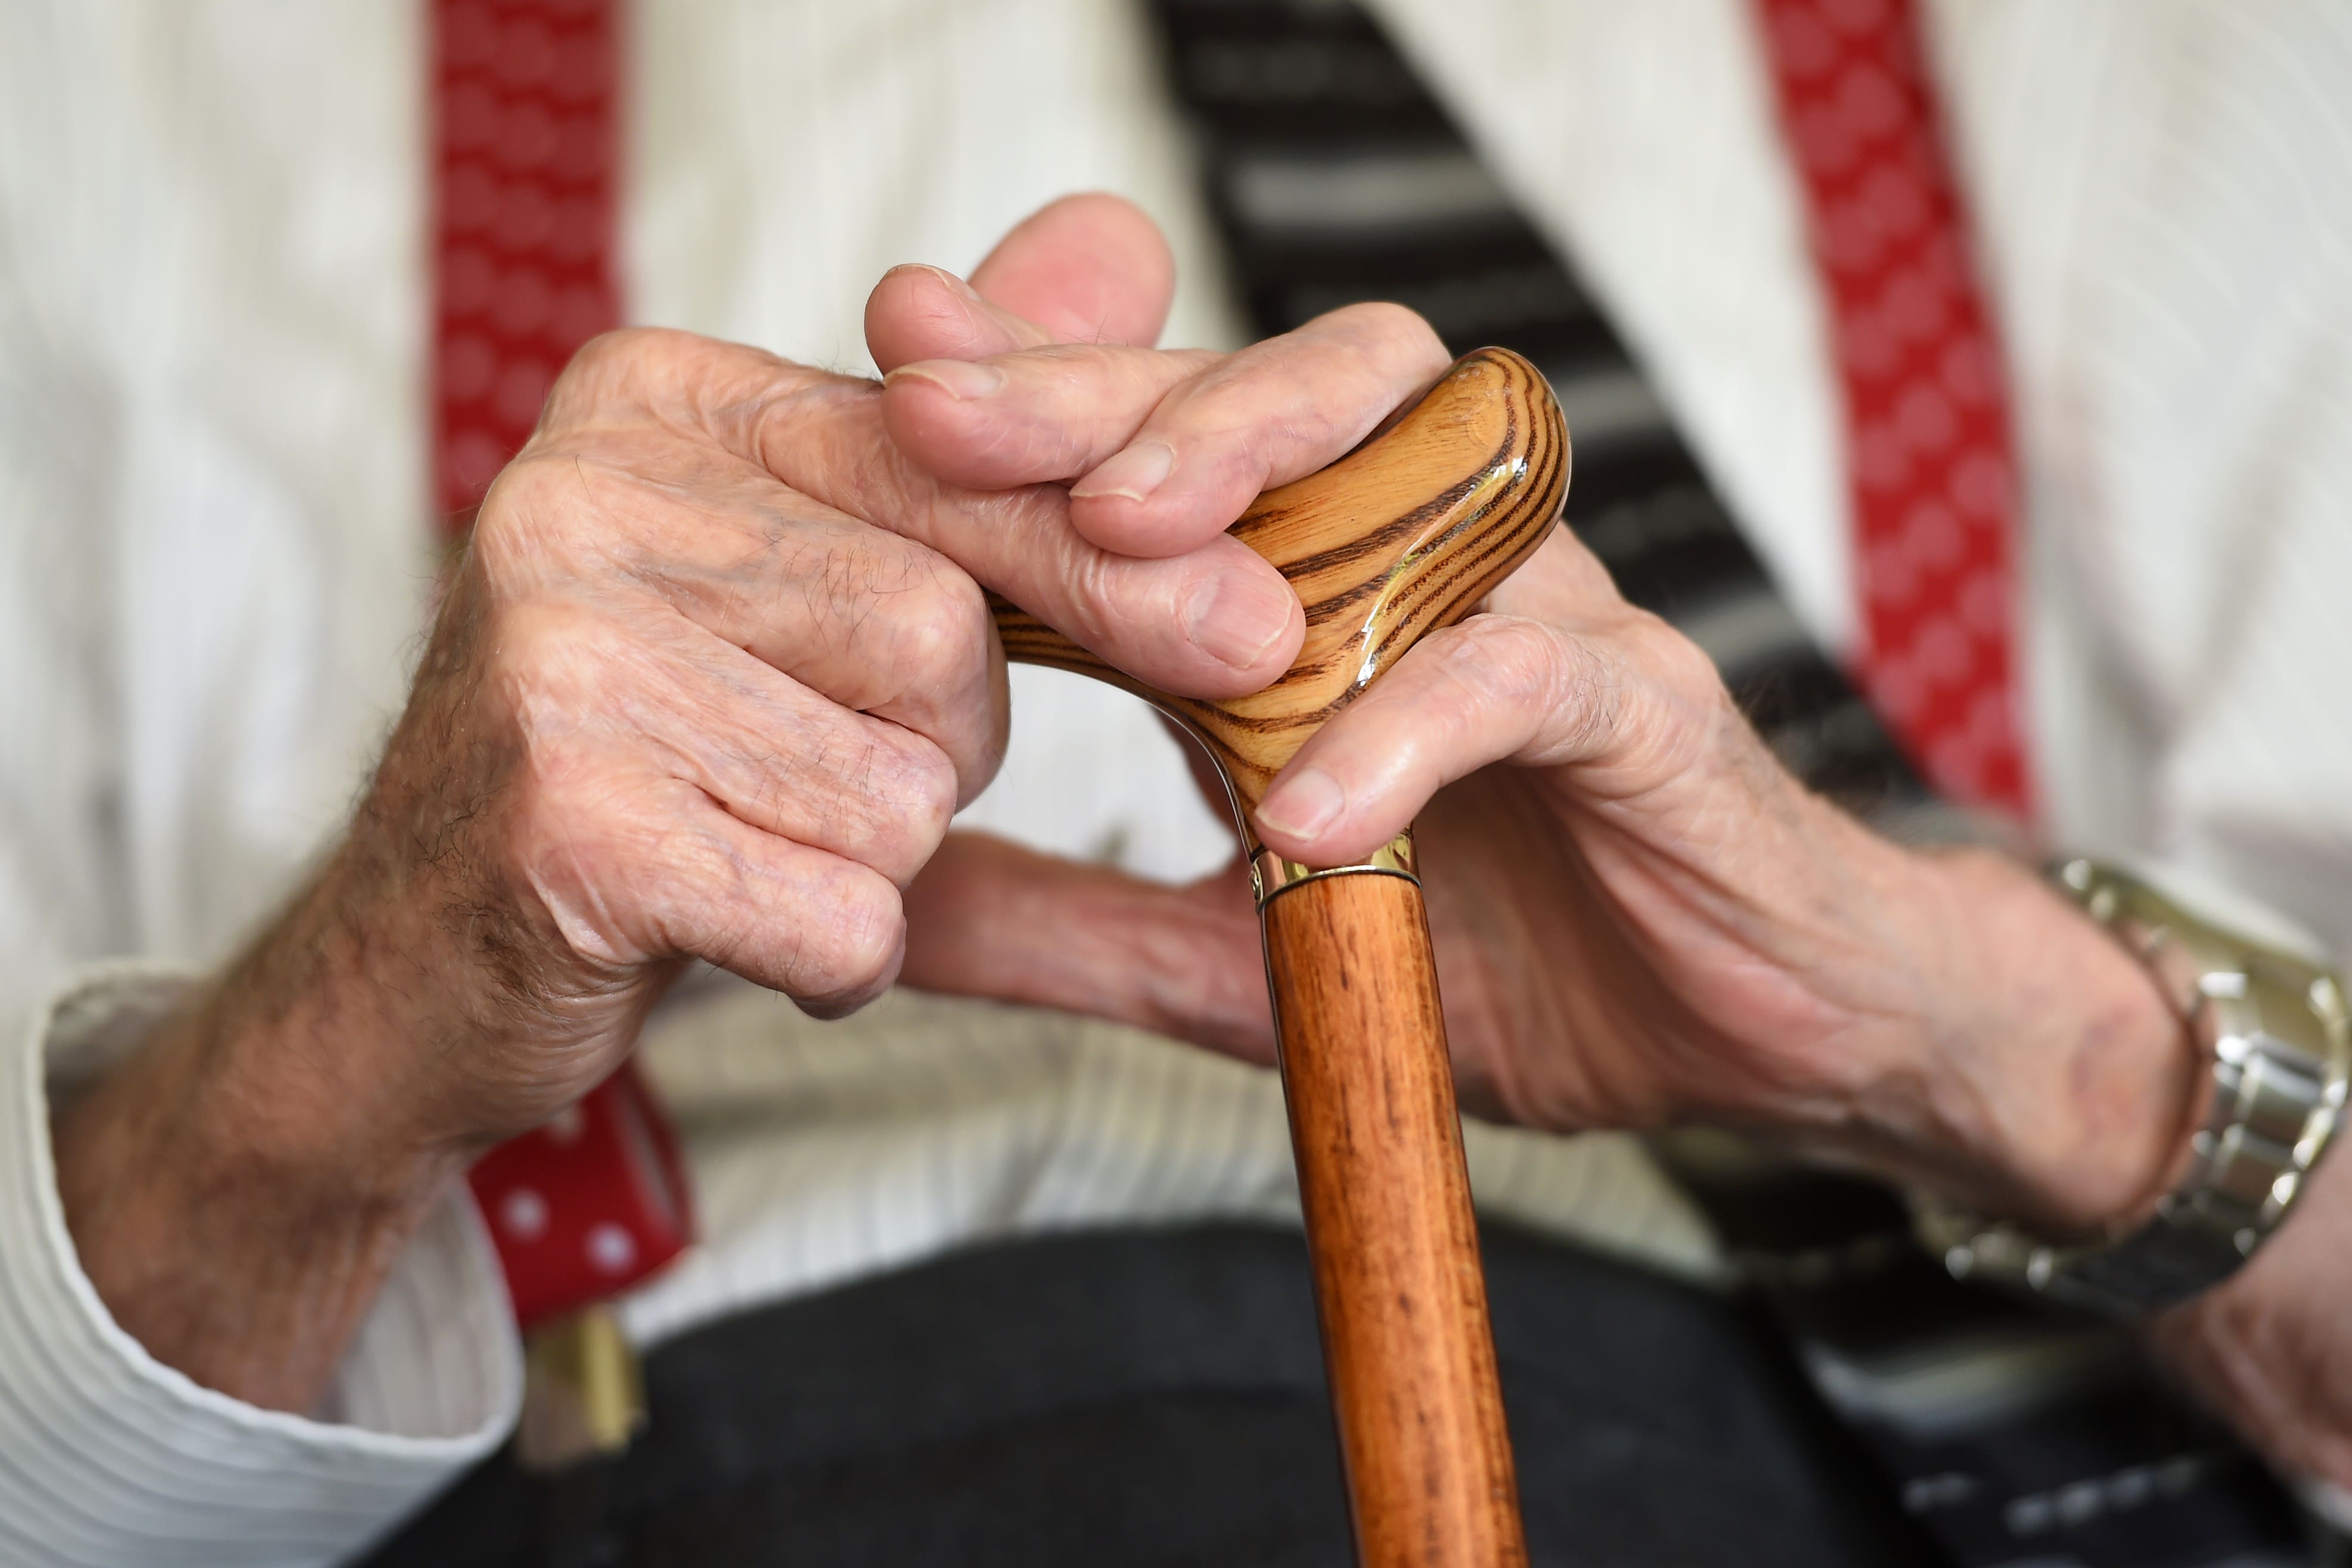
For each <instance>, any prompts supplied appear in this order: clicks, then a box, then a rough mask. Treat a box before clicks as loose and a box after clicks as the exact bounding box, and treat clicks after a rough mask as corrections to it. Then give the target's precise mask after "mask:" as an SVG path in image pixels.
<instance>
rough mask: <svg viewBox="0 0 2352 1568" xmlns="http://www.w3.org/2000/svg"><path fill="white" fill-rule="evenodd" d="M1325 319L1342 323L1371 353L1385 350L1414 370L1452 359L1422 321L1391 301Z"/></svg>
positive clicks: (1376, 301) (1348, 308)
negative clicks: (1367, 345)
mask: <svg viewBox="0 0 2352 1568" xmlns="http://www.w3.org/2000/svg"><path fill="white" fill-rule="evenodd" d="M1326 319H1328V320H1333V321H1337V322H1343V323H1344V324H1345V326H1346V327H1347V329H1348V330H1349V333H1350V335H1351V336H1355V337H1357V338H1360V339H1361V340H1364V341H1365V342H1367V343H1368V344H1369V345H1370V347H1371V348H1372V349H1373V350H1375V351H1381V350H1386V351H1387V352H1388V353H1389V354H1392V355H1394V356H1395V357H1396V358H1398V359H1401V360H1402V361H1405V362H1406V363H1408V364H1412V365H1416V366H1418V365H1423V364H1427V363H1430V362H1435V363H1437V364H1440V365H1443V364H1446V363H1448V362H1450V361H1451V360H1452V358H1453V356H1452V355H1450V354H1448V353H1447V352H1446V349H1445V342H1444V340H1443V339H1441V338H1440V337H1439V336H1438V335H1437V329H1436V328H1434V327H1433V326H1431V325H1430V324H1429V320H1428V319H1427V318H1426V317H1424V316H1423V315H1422V313H1421V312H1420V311H1418V310H1415V309H1413V308H1412V307H1411V306H1409V305H1400V304H1398V303H1397V302H1396V301H1394V300H1392V299H1370V300H1366V301H1364V302H1362V303H1360V304H1357V305H1343V306H1341V307H1340V308H1339V309H1337V310H1334V311H1332V312H1331V314H1330V316H1329V317H1328V318H1326Z"/></svg>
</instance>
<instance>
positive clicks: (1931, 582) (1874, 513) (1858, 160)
mask: <svg viewBox="0 0 2352 1568" xmlns="http://www.w3.org/2000/svg"><path fill="white" fill-rule="evenodd" d="M1757 11H1758V16H1759V19H1760V22H1761V26H1762V31H1763V38H1764V43H1765V47H1766V54H1767V56H1768V57H1769V61H1770V65H1771V72H1772V78H1773V83H1774V87H1775V89H1776V90H1777V94H1778V97H1779V101H1780V119H1781V124H1782V127H1783V129H1784V131H1786V133H1787V136H1788V140H1789V144H1790V149H1791V151H1792V152H1793V153H1794V155H1795V159H1796V164H1797V172H1798V178H1799V183H1800V185H1801V188H1802V190H1803V192H1804V196H1805V208H1806V217H1807V221H1808V225H1809V227H1810V230H1811V240H1812V246H1813V253H1814V256H1815V258H1816V260H1817V261H1818V263H1819V265H1820V268H1821V276H1822V286H1823V293H1824V297H1825V299H1826V302H1827V305H1828V308H1829V318H1830V329H1831V335H1832V340H1833V342H1834V347H1835V350H1836V355H1837V364H1838V370H1839V376H1840V380H1841V382H1843V389H1844V398H1845V415H1846V437H1847V452H1848V469H1849V482H1850V486H1851V490H1852V495H1853V517H1854V580H1855V583H1856V585H1857V587H1858V588H1859V590H1860V593H1861V598H1862V609H1863V617H1862V622H1863V647H1862V661H1861V671H1860V674H1861V678H1862V681H1863V685H1864V688H1865V689H1866V690H1867V691H1868V692H1869V694H1870V698H1871V702H1872V705H1873V706H1874V707H1875V708H1876V709H1877V710H1878V713H1879V715H1880V716H1881V717H1882V718H1884V719H1885V722H1886V724H1887V727H1889V728H1890V729H1891V730H1892V731H1893V732H1894V734H1895V738H1896V739H1897V741H1898V742H1900V744H1901V745H1902V747H1903V748H1904V750H1905V751H1906V753H1907V754H1908V755H1909V756H1910V758H1911V759H1912V761H1913V762H1914V763H1915V764H1916V765H1917V766H1918V767H1919V768H1920V769H1921V771H1922V772H1923V773H1924V774H1925V775H1926V777H1927V780H1928V782H1929V783H1931V784H1933V785H1934V786H1935V787H1936V788H1937V789H1938V790H1940V791H1942V792H1943V793H1944V794H1945V795H1947V796H1948V797H1949V798H1950V799H1953V800H1960V801H1965V802H1968V803H1969V804H1973V805H1979V806H1987V807H1991V808H1995V809H1998V810H2003V811H2006V812H2008V813H2010V814H2011V815H2012V816H2015V817H2018V818H2021V819H2022V818H2026V817H2029V816H2030V815H2031V813H2032V806H2033V790H2032V774H2031V770H2030V769H2029V768H2028V766H2027V758H2026V752H2025V746H2024V742H2023V737H2022V730H2021V716H2020V700H2019V691H2018V652H2017V642H2016V619H2017V602H2018V600H2017V565H2016V555H2017V549H2018V546H2017V536H2016V528H2017V517H2018V500H2017V481H2016V474H2015V467H2014V465H2013V464H2012V462H2011V449H2010V422H2009V405H2008V397H2007V392H2006V387H2005V383H2004V374H2003V370H2002V365H2001V358H2000V345H1999V342H1998V340H1997V339H1996V338H1995V336H1994V332H1993V329H1992V325H1991V322H1990V319H1989V317H1988V315H1987V312H1986V309H1985V305H1984V299H1983V297H1982V295H1981V294H1980V293H1979V289H1978V287H1977V276H1976V269H1975V267H1974V264H1973V261H1972V258H1971V256H1970V252H1969V234H1968V226H1967V216H1966V214H1965V212H1964V211H1963V210H1962V207H1961V204H1960V198H1959V193H1958V189H1957V187H1956V185H1955V183H1954V181H1953V178H1952V172H1951V166H1950V162H1949V159H1948V156H1947V152H1946V149H1945V145H1944V140H1943V136H1942V132H1941V130H1940V128H1939V127H1938V125H1937V117H1936V99H1935V94H1934V89H1933V85H1932V83H1931V81H1930V79H1929V78H1928V75H1927V61H1926V57H1925V55H1924V52H1923V41H1922V38H1921V35H1920V27H1919V21H1918V17H1917V15H1916V11H1915V9H1914V7H1913V5H1912V4H1911V0H1757Z"/></svg>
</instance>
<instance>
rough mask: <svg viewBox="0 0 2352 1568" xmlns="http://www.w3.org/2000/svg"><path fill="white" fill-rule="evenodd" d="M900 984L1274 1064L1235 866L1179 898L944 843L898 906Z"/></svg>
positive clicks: (989, 846) (1018, 855)
mask: <svg viewBox="0 0 2352 1568" xmlns="http://www.w3.org/2000/svg"><path fill="white" fill-rule="evenodd" d="M905 907H906V912H907V958H906V966H905V967H904V968H903V969H902V970H901V971H900V973H899V978H900V980H901V981H902V982H903V983H904V984H907V985H910V986H914V987H916V988H919V989H922V990H927V991H940V992H945V993H948V994H950V995H954V996H967V997H984V998H988V999H990V1000H992V1001H1001V1002H1017V1003H1023V1004H1026V1005H1029V1006H1034V1007H1048V1008H1057V1009H1062V1010H1063V1011H1066V1012H1075V1013H1084V1014H1087V1015H1088V1016H1090V1017H1094V1018H1100V1019H1109V1020H1111V1021H1112V1022H1114V1023H1124V1024H1132V1025H1134V1026H1135V1027H1137V1028H1139V1029H1147V1030H1151V1031H1153V1032H1154V1033H1157V1034H1164V1035H1170V1036H1172V1037H1174V1038H1176V1039H1179V1040H1190V1041H1191V1042H1192V1043H1193V1044H1195V1045H1201V1046H1205V1047H1207V1048H1209V1049H1210V1050H1213V1051H1223V1052H1224V1053H1226V1054H1227V1055H1231V1056H1238V1057H1241V1058H1243V1059H1244V1060H1245V1061H1255V1062H1258V1063H1261V1064H1266V1063H1271V1062H1272V1061H1273V1060H1274V1019H1273V1014H1272V1011H1271V1009H1269V1007H1268V1005H1267V1002H1266V995H1265V968H1264V961H1263V959H1262V957H1261V956H1260V953H1259V950H1258V929H1257V917H1256V914H1255V909H1254V907H1253V905H1252V904H1251V902H1250V895H1249V886H1248V882H1247V879H1246V877H1245V876H1244V873H1243V872H1242V868H1241V864H1240V862H1239V861H1238V859H1237V860H1236V861H1235V862H1234V863H1233V864H1231V865H1228V866H1227V867H1225V868H1224V869H1223V871H1220V872H1217V873H1213V874H1211V875H1209V876H1206V877H1203V878H1202V879H1201V880H1200V881H1198V882H1194V883H1185V884H1183V885H1181V886H1171V885H1170V884H1168V883H1157V882H1150V881H1147V880H1145V879H1144V878H1141V877H1137V876H1131V875H1129V874H1128V873H1125V872H1122V871H1118V870H1117V869H1115V868H1113V867H1109V866H1104V865H1091V864H1086V863H1082V862H1076V861H1068V860H1063V859H1061V858H1060V857H1058V856H1055V855H1048V854H1041V853H1039V852H1037V851H1035V850H1031V849H1026V848H1024V847H1023V846H1021V845H1019V844H1015V843H1012V842H1010V841H1006V840H1003V839H999V838H994V837H992V836H991V835H989V834H986V833H975V832H955V833H950V834H949V835H948V837H947V840H946V841H945V842H944V843H942V844H941V845H940V851H939V852H938V853H937V854H935V855H933V856H932V857H931V861H930V863H929V865H927V866H925V867H924V868H923V871H922V873H921V874H920V875H919V876H918V877H916V879H915V882H914V885H913V886H912V887H910V888H908V891H907V894H906V904H905Z"/></svg>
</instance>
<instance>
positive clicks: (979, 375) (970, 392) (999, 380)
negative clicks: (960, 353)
mask: <svg viewBox="0 0 2352 1568" xmlns="http://www.w3.org/2000/svg"><path fill="white" fill-rule="evenodd" d="M900 380H908V381H918V382H930V383H931V384H932V385H933V386H935V387H937V388H939V389H940V391H941V392H945V393H947V394H948V396H950V397H951V398H954V399H956V400H957V401H958V402H977V401H979V400H980V399H982V398H984V397H987V396H989V395H990V394H992V392H995V391H996V389H997V388H999V387H1001V386H1003V384H1004V372H1003V371H1000V370H998V369H997V368H996V367H995V366H994V365H976V364H973V363H971V361H967V360H924V361H919V363H916V364H911V365H900V366H899V367H898V369H897V370H895V371H891V372H890V373H889V374H888V375H887V376H884V377H883V378H882V382H883V384H884V385H886V386H887V385H888V384H889V383H890V382H895V381H900Z"/></svg>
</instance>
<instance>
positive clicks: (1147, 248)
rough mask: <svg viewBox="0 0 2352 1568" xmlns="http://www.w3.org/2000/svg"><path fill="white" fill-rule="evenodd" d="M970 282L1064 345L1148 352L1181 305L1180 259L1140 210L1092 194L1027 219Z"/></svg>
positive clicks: (1067, 198)
mask: <svg viewBox="0 0 2352 1568" xmlns="http://www.w3.org/2000/svg"><path fill="white" fill-rule="evenodd" d="M971 285H972V287H974V288H976V289H978V290H979V291H980V292H981V293H982V294H983V295H985V296H986V297H987V298H990V299H992V300H994V301H995V302H996V303H997V304H999V305H1001V306H1003V308H1005V309H1007V310H1010V311H1012V312H1013V314H1015V315H1016V316H1019V317H1021V318H1023V319H1026V320H1030V321H1034V322H1035V323H1036V324H1037V325H1038V326H1040V327H1043V328H1044V329H1045V330H1046V332H1047V333H1049V334H1050V335H1051V336H1052V337H1053V339H1054V340H1055V341H1057V342H1064V343H1131V344H1134V345H1136V346H1138V347H1140V348H1147V349H1148V348H1150V346H1151V345H1152V344H1154V343H1156V342H1158V341H1159V340H1160V329H1161V328H1162V327H1163V326H1165V325H1166V324H1167V321H1168V307H1169V304H1170V302H1171V300H1172V299H1173V298H1175V294H1176V256H1175V253H1174V252H1172V251H1171V250H1170V249H1169V248H1168V241H1167V239H1166V238H1165V237H1163V236H1162V235H1161V234H1160V225H1158V224H1155V223H1153V222H1152V221H1151V218H1150V214H1146V213H1145V212H1144V210H1143V209H1142V208H1140V207H1139V206H1137V205H1136V204H1134V203H1132V202H1130V201H1128V200H1126V199H1125V198H1123V197H1119V196H1114V195H1110V194H1108V193H1104V192H1100V191H1094V192H1087V193H1082V194H1079V195H1075V196H1065V197H1063V198H1062V199H1061V200H1059V201H1056V202H1050V203H1048V204H1045V206H1043V207H1041V208H1039V209H1038V210H1037V211H1036V212H1035V213H1034V214H1031V215H1030V216H1028V217H1026V218H1024V219H1023V220H1022V221H1021V223H1020V224H1019V225H1016V226H1015V227H1014V228H1013V232H1012V233H1010V234H1008V235H1005V236H1004V237H1003V239H1002V240H999V241H998V242H997V245H996V248H995V249H994V250H992V251H991V252H989V253H988V257H987V259H986V260H984V261H982V263H981V264H980V265H979V266H978V267H975V268H973V269H972V275H971Z"/></svg>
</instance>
